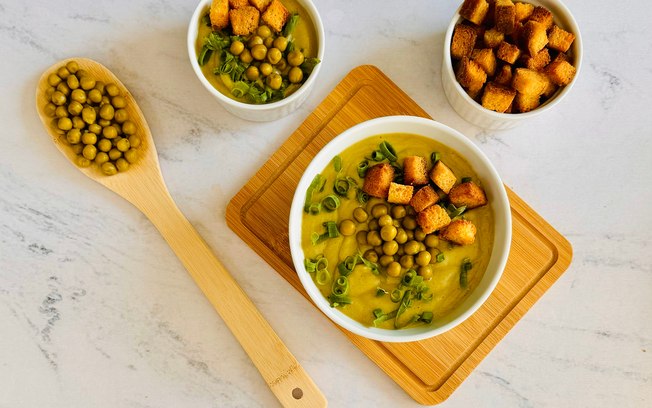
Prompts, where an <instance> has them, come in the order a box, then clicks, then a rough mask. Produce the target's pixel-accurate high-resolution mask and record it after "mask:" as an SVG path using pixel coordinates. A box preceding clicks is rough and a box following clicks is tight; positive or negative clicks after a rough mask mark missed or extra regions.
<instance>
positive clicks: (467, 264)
mask: <svg viewBox="0 0 652 408" xmlns="http://www.w3.org/2000/svg"><path fill="white" fill-rule="evenodd" d="M471 268H473V263H472V262H471V259H469V258H464V260H463V261H462V266H461V267H460V287H461V288H462V289H466V287H467V286H468V285H469V281H468V273H469V271H470V270H471Z"/></svg>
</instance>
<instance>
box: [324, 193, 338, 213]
mask: <svg viewBox="0 0 652 408" xmlns="http://www.w3.org/2000/svg"><path fill="white" fill-rule="evenodd" d="M320 204H321V208H323V209H324V210H326V211H328V212H333V211H335V210H337V209H338V208H339V206H340V199H339V198H337V196H336V195H334V194H330V195H327V196H326V197H324V198H322V200H321V203H320Z"/></svg>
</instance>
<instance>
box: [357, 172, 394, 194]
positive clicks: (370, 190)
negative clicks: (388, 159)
mask: <svg viewBox="0 0 652 408" xmlns="http://www.w3.org/2000/svg"><path fill="white" fill-rule="evenodd" d="M393 180H394V168H393V167H392V166H390V165H389V164H388V163H379V164H376V165H375V166H373V167H370V168H369V169H368V170H367V174H366V175H365V176H364V184H363V185H362V191H364V192H365V193H367V194H369V195H370V196H372V197H379V198H387V194H388V193H389V186H390V184H391V183H392V181H393Z"/></svg>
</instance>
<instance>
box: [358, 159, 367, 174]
mask: <svg viewBox="0 0 652 408" xmlns="http://www.w3.org/2000/svg"><path fill="white" fill-rule="evenodd" d="M368 169H369V162H368V161H366V160H363V161H361V162H360V163H359V164H358V177H360V178H364V176H365V175H366V174H367V170H368Z"/></svg>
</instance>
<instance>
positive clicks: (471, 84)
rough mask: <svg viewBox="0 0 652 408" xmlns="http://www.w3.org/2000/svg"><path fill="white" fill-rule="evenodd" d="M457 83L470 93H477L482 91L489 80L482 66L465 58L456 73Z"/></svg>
mask: <svg viewBox="0 0 652 408" xmlns="http://www.w3.org/2000/svg"><path fill="white" fill-rule="evenodd" d="M456 77H457V82H459V83H460V85H462V86H463V87H464V88H466V89H467V90H469V91H470V92H477V91H479V90H480V89H482V86H483V85H484V83H485V81H486V80H487V73H486V72H485V71H484V69H482V67H481V66H480V64H478V63H477V62H475V61H473V60H470V59H469V58H467V57H463V58H462V61H460V64H459V66H458V67H457V72H456Z"/></svg>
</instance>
